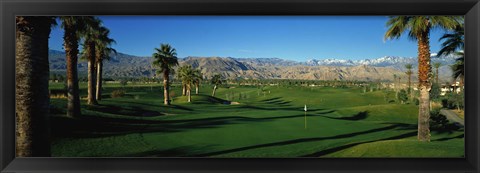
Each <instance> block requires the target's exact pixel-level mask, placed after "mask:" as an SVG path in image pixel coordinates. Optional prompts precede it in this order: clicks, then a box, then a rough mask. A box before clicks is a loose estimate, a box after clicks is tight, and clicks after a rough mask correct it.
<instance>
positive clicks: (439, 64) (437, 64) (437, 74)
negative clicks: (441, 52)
mask: <svg viewBox="0 0 480 173" xmlns="http://www.w3.org/2000/svg"><path fill="white" fill-rule="evenodd" d="M440 66H442V63H440V62H436V63H433V67H434V68H435V83H437V84H438V76H439V75H440V74H439V73H438V68H440Z"/></svg>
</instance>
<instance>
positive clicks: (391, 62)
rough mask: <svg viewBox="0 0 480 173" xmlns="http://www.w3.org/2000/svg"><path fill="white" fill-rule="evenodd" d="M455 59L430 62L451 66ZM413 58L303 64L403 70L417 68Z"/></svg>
mask: <svg viewBox="0 0 480 173" xmlns="http://www.w3.org/2000/svg"><path fill="white" fill-rule="evenodd" d="M456 58H457V57H455V56H453V55H450V56H445V57H437V56H432V58H431V59H432V62H440V63H442V64H443V65H449V64H453V63H454V61H455V59H456ZM417 61H418V60H417V58H415V57H398V56H384V57H380V58H376V59H362V60H345V59H331V58H329V59H318V60H317V59H310V60H308V61H306V62H305V64H306V65H309V66H358V65H367V66H374V67H393V68H396V69H403V68H404V66H405V64H412V65H413V66H414V67H416V66H417Z"/></svg>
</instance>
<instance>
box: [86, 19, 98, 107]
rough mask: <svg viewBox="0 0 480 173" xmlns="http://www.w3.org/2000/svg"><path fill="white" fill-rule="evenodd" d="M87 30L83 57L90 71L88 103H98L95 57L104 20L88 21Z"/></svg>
mask: <svg viewBox="0 0 480 173" xmlns="http://www.w3.org/2000/svg"><path fill="white" fill-rule="evenodd" d="M86 22H87V23H86V24H87V25H86V30H85V34H84V35H82V36H83V38H84V39H83V40H84V43H83V50H82V58H83V59H86V60H87V69H88V70H87V71H88V77H87V78H88V87H87V104H89V105H96V104H97V99H96V97H95V96H96V95H95V91H96V89H95V84H94V82H95V81H96V80H95V64H96V63H95V59H96V57H95V56H96V52H97V51H96V50H95V48H96V45H97V42H98V38H99V35H100V26H101V24H102V22H101V21H100V19H98V18H96V17H95V18H93V19H92V20H88V21H86Z"/></svg>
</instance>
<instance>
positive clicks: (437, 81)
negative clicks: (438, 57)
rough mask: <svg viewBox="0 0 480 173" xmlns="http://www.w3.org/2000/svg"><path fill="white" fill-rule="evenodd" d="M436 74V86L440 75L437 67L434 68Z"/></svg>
mask: <svg viewBox="0 0 480 173" xmlns="http://www.w3.org/2000/svg"><path fill="white" fill-rule="evenodd" d="M436 74H437V75H436V76H435V82H437V84H438V76H439V75H440V74H439V73H438V67H436Z"/></svg>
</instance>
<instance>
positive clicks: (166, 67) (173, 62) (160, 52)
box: [153, 44, 178, 105]
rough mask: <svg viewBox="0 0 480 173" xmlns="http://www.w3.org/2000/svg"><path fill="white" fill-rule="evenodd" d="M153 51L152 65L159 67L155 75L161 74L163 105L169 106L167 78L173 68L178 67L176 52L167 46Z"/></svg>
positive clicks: (162, 45) (163, 45) (164, 45)
mask: <svg viewBox="0 0 480 173" xmlns="http://www.w3.org/2000/svg"><path fill="white" fill-rule="evenodd" d="M155 51H156V52H155V53H153V59H154V61H153V65H154V66H157V67H160V69H159V71H157V73H161V74H163V97H164V101H163V103H164V104H165V105H170V96H169V87H170V83H169V79H170V77H169V76H170V72H173V67H174V66H177V65H178V59H177V51H176V50H175V48H172V46H170V45H169V44H161V45H160V49H159V48H155Z"/></svg>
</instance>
